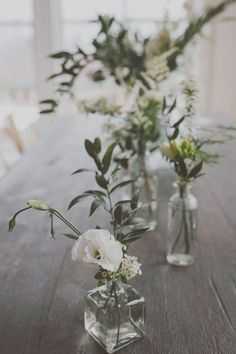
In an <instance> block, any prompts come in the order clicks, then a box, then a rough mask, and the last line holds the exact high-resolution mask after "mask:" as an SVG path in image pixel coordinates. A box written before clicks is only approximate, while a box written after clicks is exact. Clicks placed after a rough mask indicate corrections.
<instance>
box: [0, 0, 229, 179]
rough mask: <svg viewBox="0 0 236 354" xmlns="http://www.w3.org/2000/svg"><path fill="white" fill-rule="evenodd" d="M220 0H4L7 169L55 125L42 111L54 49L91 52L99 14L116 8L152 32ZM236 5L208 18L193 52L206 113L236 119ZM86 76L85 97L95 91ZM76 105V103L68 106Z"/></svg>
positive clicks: (0, 126) (1, 44)
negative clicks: (78, 47)
mask: <svg viewBox="0 0 236 354" xmlns="http://www.w3.org/2000/svg"><path fill="white" fill-rule="evenodd" d="M208 4H213V5H214V4H217V1H216V0H211V1H206V0H187V1H186V0H178V1H176V0H158V1H157V0H145V1H142V0H99V1H98V0H86V1H81V0H20V1H19V0H18V1H17V0H7V1H5V0H0V176H3V175H4V174H5V173H6V172H7V171H8V169H9V168H11V166H13V165H14V164H15V163H16V162H17V160H19V159H20V158H21V156H22V154H23V153H24V151H26V150H27V148H28V147H29V146H31V144H32V143H34V142H35V141H36V140H37V139H38V138H39V137H40V135H41V134H43V133H44V132H45V131H46V129H47V128H48V127H49V125H50V123H51V121H52V120H53V116H51V117H50V118H49V117H45V116H42V117H40V115H39V113H38V112H39V109H38V102H39V100H41V99H44V98H46V97H50V95H52V93H53V90H54V87H53V84H51V83H50V84H49V83H48V82H47V81H46V78H47V77H48V76H49V75H51V74H52V73H53V72H55V67H54V65H55V64H54V62H53V61H52V60H50V59H49V58H48V55H49V54H51V53H53V52H55V51H58V50H61V49H63V50H65V49H66V50H73V49H74V48H75V46H76V45H77V44H78V45H80V47H82V48H83V49H85V50H86V51H89V50H90V48H91V41H92V39H93V38H94V36H95V35H96V33H97V31H98V24H97V23H96V22H95V21H94V20H95V18H96V17H97V15H98V14H103V15H105V14H106V15H112V16H114V17H116V18H117V19H119V20H121V21H123V22H124V23H125V24H126V25H127V26H128V27H129V28H130V29H131V30H134V31H138V32H139V33H140V34H141V36H143V37H147V36H152V35H154V34H155V33H156V32H158V30H160V29H161V28H162V27H163V23H165V22H171V23H173V24H175V23H176V24H177V23H178V25H179V27H178V28H181V26H182V27H183V28H184V26H185V25H186V20H187V19H191V18H192V17H193V16H195V15H196V14H199V13H201V11H202V10H203V8H205V6H206V5H208ZM235 18H236V5H233V6H231V7H230V8H229V9H228V10H227V11H225V12H224V13H223V14H222V15H220V16H219V17H217V19H216V20H214V21H213V22H211V23H210V24H209V25H207V26H206V27H205V29H204V31H203V34H202V38H201V40H199V39H198V40H197V43H195V45H194V46H191V47H190V48H189V49H188V50H187V52H186V57H185V61H186V70H187V71H188V74H190V75H193V76H194V77H195V78H196V79H197V81H198V84H199V88H200V104H199V109H200V111H201V112H204V114H209V115H214V114H215V115H220V116H221V117H225V118H227V119H228V118H230V119H236V70H235V63H236V40H235V37H236V21H235ZM90 85H91V83H90V82H86V80H85V81H84V82H83V85H81V87H82V89H81V88H80V90H82V92H81V96H86V95H85V93H86V92H87V93H88V92H89V95H90V96H91V93H93V92H95V91H96V90H98V89H99V86H95V88H94V89H93V90H92V89H91V86H90ZM67 109H68V107H67Z"/></svg>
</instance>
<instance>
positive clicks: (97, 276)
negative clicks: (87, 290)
mask: <svg viewBox="0 0 236 354" xmlns="http://www.w3.org/2000/svg"><path fill="white" fill-rule="evenodd" d="M103 272H104V271H101V272H97V273H96V274H95V276H94V278H95V279H97V280H99V279H104V277H103Z"/></svg>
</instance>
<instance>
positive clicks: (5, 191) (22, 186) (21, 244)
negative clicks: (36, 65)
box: [0, 117, 236, 354]
mask: <svg viewBox="0 0 236 354" xmlns="http://www.w3.org/2000/svg"><path fill="white" fill-rule="evenodd" d="M100 126H101V123H100V120H99V119H98V118H95V117H94V118H93V117H90V118H87V117H71V118H67V119H65V118H64V119H63V118H60V119H58V120H57V121H56V123H55V124H54V125H53V126H51V127H50V129H49V130H48V132H47V133H46V134H45V135H44V137H43V138H42V139H41V140H40V141H39V142H38V143H37V144H36V145H35V146H34V147H33V148H32V149H31V150H30V151H29V152H28V153H26V154H25V156H24V157H23V159H22V161H20V162H19V163H18V164H17V165H16V166H15V167H14V168H13V169H12V170H11V171H10V173H9V174H8V175H6V176H5V177H4V178H3V179H1V181H0V200H1V213H0V227H1V228H0V353H1V354H23V353H24V354H34V353H38V354H39V353H40V354H54V353H55V354H78V353H79V354H99V353H103V350H102V349H101V348H100V347H99V346H98V345H97V344H96V343H95V342H94V340H93V339H92V338H90V336H89V335H88V334H87V333H86V332H85V330H84V326H83V295H84V293H85V292H86V290H89V289H91V288H93V287H94V286H95V285H96V283H95V280H94V279H93V272H90V271H87V272H86V271H84V269H80V267H79V266H78V265H77V264H75V263H74V262H72V261H71V258H70V251H71V247H72V243H73V241H71V240H69V239H66V238H63V236H60V232H59V233H58V236H57V240H56V241H53V240H52V239H50V236H49V223H48V220H47V218H48V216H46V215H45V214H44V213H37V212H32V211H30V212H29V213H28V215H26V214H25V215H22V216H21V217H20V218H19V219H18V224H17V228H16V229H15V230H14V232H13V233H12V234H9V233H8V232H7V221H8V219H9V218H10V217H11V216H12V214H13V213H14V212H15V211H16V210H18V209H19V208H21V207H23V206H24V205H25V201H26V200H27V199H29V198H39V199H43V200H47V201H48V203H50V204H51V205H53V206H55V207H57V208H58V209H60V210H61V211H65V210H66V206H67V205H68V202H69V201H70V199H71V198H72V197H74V196H76V195H77V194H79V193H80V192H81V191H83V190H84V189H85V188H88V187H91V185H90V180H88V175H86V178H85V176H84V177H82V175H81V177H78V176H73V177H71V176H70V173H71V172H72V171H73V170H75V169H76V168H79V167H84V166H85V165H86V167H87V160H86V157H85V156H86V155H85V152H84V149H83V140H84V137H92V136H94V135H96V134H99V131H100ZM235 150H236V141H234V142H232V143H230V144H229V145H228V147H227V148H226V147H224V152H225V153H227V156H226V157H225V159H224V160H222V162H221V164H220V166H218V167H216V168H211V169H210V168H209V169H208V171H207V175H206V176H205V177H203V178H202V179H201V180H199V181H198V182H197V185H196V188H195V195H196V196H197V198H198V200H199V207H200V210H199V231H198V242H197V247H196V262H195V264H194V265H193V266H191V267H189V268H175V267H173V266H170V265H168V264H167V263H166V261H165V238H166V222H167V219H166V218H167V200H168V198H169V196H170V194H171V193H172V188H171V184H170V181H171V179H172V177H170V176H166V174H165V173H162V175H161V178H160V186H159V194H160V199H161V201H160V212H159V215H160V220H159V228H158V231H156V232H149V233H147V234H146V235H145V237H144V238H143V239H141V240H139V241H138V242H137V243H136V244H135V245H134V246H133V247H132V249H131V251H132V253H133V254H137V256H138V257H139V259H140V261H141V262H142V263H143V276H142V277H136V279H135V281H134V282H133V284H134V286H135V287H136V288H137V289H138V290H139V291H140V293H141V294H142V295H143V296H144V297H145V298H146V302H147V316H146V322H147V335H146V336H145V338H144V339H142V340H141V341H139V342H137V343H135V344H132V345H130V346H128V347H126V348H125V349H123V350H122V351H121V352H122V353H124V354H134V353H135V354H218V353H221V354H235V353H236V154H235ZM167 177H168V178H167ZM85 208H86V207H85V206H84V207H83V208H76V207H75V208H74V209H72V211H71V213H70V214H69V216H70V219H71V220H73V221H74V222H75V223H77V225H80V227H81V228H83V229H84V230H85V229H86V228H87V227H91V226H95V225H96V221H97V220H99V221H100V222H101V220H102V216H101V215H99V214H98V215H97V216H96V217H94V218H93V219H92V218H91V220H88V219H87V218H86V215H87V210H85ZM62 229H63V228H62V226H61V224H58V230H59V231H62Z"/></svg>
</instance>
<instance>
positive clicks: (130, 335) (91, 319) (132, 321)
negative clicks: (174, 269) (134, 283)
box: [84, 281, 145, 353]
mask: <svg viewBox="0 0 236 354" xmlns="http://www.w3.org/2000/svg"><path fill="white" fill-rule="evenodd" d="M144 302H145V301H144V298H143V297H141V296H140V295H139V294H138V292H137V291H136V290H135V289H133V288H132V287H131V286H130V285H127V284H123V283H120V282H117V281H114V282H107V284H106V285H104V286H101V287H98V288H95V289H93V290H90V291H89V292H88V293H87V295H86V296H85V312H84V316H85V317H84V318H85V329H86V330H87V331H88V333H89V334H90V335H91V336H92V337H93V338H94V339H95V340H96V341H97V342H98V343H99V344H100V345H101V346H102V347H103V349H104V350H105V351H106V352H107V353H114V352H115V351H117V350H119V349H121V348H123V347H124V346H126V345H128V344H129V343H131V342H134V341H136V340H138V339H139V338H141V337H142V336H143V335H144Z"/></svg>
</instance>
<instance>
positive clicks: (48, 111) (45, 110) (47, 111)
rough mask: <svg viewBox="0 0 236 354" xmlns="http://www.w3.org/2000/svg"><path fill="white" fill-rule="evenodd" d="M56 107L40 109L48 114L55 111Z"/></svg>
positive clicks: (42, 112) (41, 112)
mask: <svg viewBox="0 0 236 354" xmlns="http://www.w3.org/2000/svg"><path fill="white" fill-rule="evenodd" d="M53 112H54V108H52V109H43V110H42V111H39V113H40V114H48V113H53Z"/></svg>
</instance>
